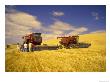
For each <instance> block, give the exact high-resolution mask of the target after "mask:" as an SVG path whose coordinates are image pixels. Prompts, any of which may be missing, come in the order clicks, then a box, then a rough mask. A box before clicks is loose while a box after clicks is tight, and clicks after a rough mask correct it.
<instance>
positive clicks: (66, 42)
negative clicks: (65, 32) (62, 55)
mask: <svg viewBox="0 0 110 82" xmlns="http://www.w3.org/2000/svg"><path fill="white" fill-rule="evenodd" d="M58 38H61V40H60V41H59V43H60V44H61V45H60V48H62V47H65V48H75V47H77V48H78V47H79V43H78V40H79V36H69V37H57V39H58Z"/></svg>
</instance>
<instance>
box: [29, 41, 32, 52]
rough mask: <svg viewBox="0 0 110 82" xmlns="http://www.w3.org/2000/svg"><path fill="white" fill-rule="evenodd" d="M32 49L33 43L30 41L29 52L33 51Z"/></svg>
mask: <svg viewBox="0 0 110 82" xmlns="http://www.w3.org/2000/svg"><path fill="white" fill-rule="evenodd" d="M31 51H32V43H31V42H30V43H29V52H31Z"/></svg>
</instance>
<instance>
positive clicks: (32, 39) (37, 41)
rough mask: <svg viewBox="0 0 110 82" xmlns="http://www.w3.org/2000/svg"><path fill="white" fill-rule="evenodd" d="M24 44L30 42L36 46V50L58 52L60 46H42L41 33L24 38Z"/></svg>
mask: <svg viewBox="0 0 110 82" xmlns="http://www.w3.org/2000/svg"><path fill="white" fill-rule="evenodd" d="M22 38H23V39H24V43H26V44H29V43H30V42H31V43H32V44H33V45H34V50H56V49H58V46H55V45H53V46H49V45H41V43H42V36H41V33H32V34H28V35H26V36H23V37H22Z"/></svg>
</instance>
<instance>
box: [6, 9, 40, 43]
mask: <svg viewBox="0 0 110 82" xmlns="http://www.w3.org/2000/svg"><path fill="white" fill-rule="evenodd" d="M8 11H9V10H8ZM5 28H6V29H5V31H6V43H8V42H10V43H13V42H14V43H16V42H17V41H20V40H22V39H21V37H22V36H24V35H25V34H27V33H31V32H32V29H33V28H35V29H41V28H42V23H41V22H40V21H39V20H38V19H37V17H35V16H32V15H30V14H28V13H23V12H19V11H16V10H10V12H8V13H6V15H5Z"/></svg>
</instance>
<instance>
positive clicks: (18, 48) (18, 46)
mask: <svg viewBox="0 0 110 82" xmlns="http://www.w3.org/2000/svg"><path fill="white" fill-rule="evenodd" d="M17 50H18V51H20V45H19V43H17Z"/></svg>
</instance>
